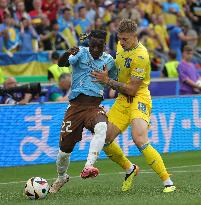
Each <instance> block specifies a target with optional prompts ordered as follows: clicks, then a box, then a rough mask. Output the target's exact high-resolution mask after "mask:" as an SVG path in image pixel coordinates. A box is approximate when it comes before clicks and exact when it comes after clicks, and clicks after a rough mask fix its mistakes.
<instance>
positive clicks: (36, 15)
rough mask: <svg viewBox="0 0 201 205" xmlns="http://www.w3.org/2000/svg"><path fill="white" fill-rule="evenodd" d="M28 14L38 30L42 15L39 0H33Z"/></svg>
mask: <svg viewBox="0 0 201 205" xmlns="http://www.w3.org/2000/svg"><path fill="white" fill-rule="evenodd" d="M29 15H30V17H31V23H32V24H33V26H34V28H35V29H36V31H37V32H38V31H39V29H40V27H41V22H42V16H43V11H42V2H41V0H33V10H31V11H30V12H29Z"/></svg>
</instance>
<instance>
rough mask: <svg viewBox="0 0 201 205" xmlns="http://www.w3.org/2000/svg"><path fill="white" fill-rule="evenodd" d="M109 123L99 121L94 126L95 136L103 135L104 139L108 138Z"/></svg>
mask: <svg viewBox="0 0 201 205" xmlns="http://www.w3.org/2000/svg"><path fill="white" fill-rule="evenodd" d="M106 132H107V123H106V122H99V123H97V124H96V125H95V127H94V133H95V136H98V137H101V138H102V139H103V140H104V141H105V139H106Z"/></svg>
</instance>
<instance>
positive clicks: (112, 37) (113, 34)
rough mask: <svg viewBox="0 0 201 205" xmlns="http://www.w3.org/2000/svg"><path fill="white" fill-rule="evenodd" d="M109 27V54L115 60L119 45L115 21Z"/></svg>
mask: <svg viewBox="0 0 201 205" xmlns="http://www.w3.org/2000/svg"><path fill="white" fill-rule="evenodd" d="M108 25H109V32H108V39H109V40H108V43H107V47H108V53H109V54H110V55H111V56H113V58H115V56H116V49H117V43H118V38H117V31H116V27H115V21H114V20H112V21H111V22H109V23H108Z"/></svg>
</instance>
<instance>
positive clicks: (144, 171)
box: [0, 164, 201, 185]
mask: <svg viewBox="0 0 201 205" xmlns="http://www.w3.org/2000/svg"><path fill="white" fill-rule="evenodd" d="M200 166H201V164H195V165H189V166H177V167H169V168H167V169H173V168H174V169H179V168H186V167H200ZM171 172H175V173H189V172H201V170H175V171H174V170H173V171H171ZM114 174H125V172H115V173H105V174H100V175H99V176H108V175H114ZM140 174H155V172H153V171H152V172H150V171H149V170H140ZM70 178H71V179H75V178H80V176H73V177H70ZM54 179H56V178H51V179H47V181H48V180H54ZM25 182H26V181H14V182H0V185H7V184H18V183H25Z"/></svg>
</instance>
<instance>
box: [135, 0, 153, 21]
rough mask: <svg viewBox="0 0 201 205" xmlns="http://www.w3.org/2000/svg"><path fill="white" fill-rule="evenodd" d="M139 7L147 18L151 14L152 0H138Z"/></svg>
mask: <svg viewBox="0 0 201 205" xmlns="http://www.w3.org/2000/svg"><path fill="white" fill-rule="evenodd" d="M138 5H139V9H140V11H141V12H143V13H144V17H145V18H146V19H147V20H149V19H150V18H151V16H152V14H153V2H152V0H141V1H139V2H138Z"/></svg>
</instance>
